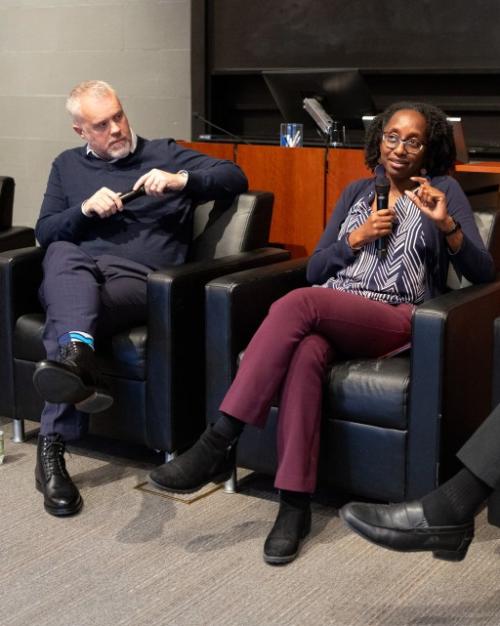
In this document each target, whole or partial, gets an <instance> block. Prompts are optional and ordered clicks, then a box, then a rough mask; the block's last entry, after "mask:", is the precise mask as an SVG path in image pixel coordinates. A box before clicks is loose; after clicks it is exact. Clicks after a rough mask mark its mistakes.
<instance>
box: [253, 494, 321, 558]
mask: <svg viewBox="0 0 500 626" xmlns="http://www.w3.org/2000/svg"><path fill="white" fill-rule="evenodd" d="M310 530H311V505H310V504H309V503H307V504H302V503H301V505H300V508H299V507H297V506H293V505H292V504H290V503H289V502H285V501H284V500H281V501H280V509H279V511H278V516H277V518H276V521H275V522H274V525H273V527H272V529H271V532H270V533H269V535H268V536H267V539H266V542H265V543H264V561H265V562H266V563H270V564H271V565H284V564H285V563H290V562H291V561H293V560H294V559H295V558H296V557H297V555H298V553H299V548H300V544H301V541H302V539H304V538H305V537H307V535H308V534H309V532H310Z"/></svg>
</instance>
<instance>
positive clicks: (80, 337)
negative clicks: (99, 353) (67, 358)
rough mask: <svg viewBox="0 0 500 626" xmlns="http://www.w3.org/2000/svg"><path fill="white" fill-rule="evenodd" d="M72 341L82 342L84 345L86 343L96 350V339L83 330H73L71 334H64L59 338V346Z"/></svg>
mask: <svg viewBox="0 0 500 626" xmlns="http://www.w3.org/2000/svg"><path fill="white" fill-rule="evenodd" d="M70 341H81V342H82V343H86V344H87V345H88V346H90V347H91V348H92V350H93V349H94V338H93V337H92V335H89V333H84V332H83V331H81V330H71V331H70V332H69V333H64V335H61V336H60V337H59V340H58V342H59V345H60V346H64V345H65V344H67V343H69V342H70Z"/></svg>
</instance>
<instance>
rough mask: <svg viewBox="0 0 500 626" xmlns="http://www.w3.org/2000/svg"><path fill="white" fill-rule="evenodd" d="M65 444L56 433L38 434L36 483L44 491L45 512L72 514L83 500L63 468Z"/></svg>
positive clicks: (64, 466) (64, 464)
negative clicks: (49, 435) (49, 434)
mask: <svg viewBox="0 0 500 626" xmlns="http://www.w3.org/2000/svg"><path fill="white" fill-rule="evenodd" d="M64 452H65V446H64V442H63V441H62V440H61V438H60V436H59V435H55V436H54V437H44V436H43V435H39V437H38V448H37V460H36V468H35V484H36V488H37V489H38V491H41V492H42V493H43V497H44V506H45V510H46V511H47V513H50V514H51V515H56V516H62V515H74V514H75V513H78V511H79V510H80V509H81V508H82V506H83V500H82V497H81V496H80V493H79V491H78V489H77V488H76V487H75V485H74V483H73V481H72V480H71V477H70V475H69V474H68V472H67V470H66V463H65V461H64Z"/></svg>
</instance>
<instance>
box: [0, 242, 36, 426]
mask: <svg viewBox="0 0 500 626" xmlns="http://www.w3.org/2000/svg"><path fill="white" fill-rule="evenodd" d="M44 253H45V252H44V250H42V248H19V249H18V250H11V251H9V252H2V253H0V354H1V355H2V358H1V359H0V381H2V393H0V415H7V416H10V413H11V411H12V407H13V406H14V398H13V393H14V373H13V362H14V357H13V331H14V326H15V323H16V320H17V318H18V317H19V316H20V315H23V314H24V313H30V312H35V311H40V310H41V307H40V303H39V301H38V287H39V286H40V282H41V279H42V259H43V255H44Z"/></svg>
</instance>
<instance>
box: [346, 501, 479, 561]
mask: <svg viewBox="0 0 500 626" xmlns="http://www.w3.org/2000/svg"><path fill="white" fill-rule="evenodd" d="M340 517H341V518H342V519H343V520H344V522H345V523H346V524H347V525H348V526H349V527H350V528H352V530H354V531H355V532H357V533H358V534H359V535H361V536H362V537H364V538H365V539H368V540H369V541H371V542H373V543H375V544H377V545H378V546H384V547H385V548H389V549H391V550H398V551H401V552H420V551H425V550H428V551H429V552H433V554H434V556H435V557H436V558H438V559H444V560H446V561H461V560H462V559H463V558H465V555H466V554H467V550H468V548H469V545H470V542H471V541H472V539H473V537H474V520H472V521H470V522H468V523H466V524H458V525H453V526H452V525H450V526H431V525H429V523H428V521H427V519H426V518H425V514H424V510H423V508H422V503H421V502H420V501H418V500H416V501H414V502H408V503H404V502H403V503H402V504H389V505H386V504H366V503H360V502H352V503H351V504H346V505H345V506H344V507H343V508H342V509H341V511H340Z"/></svg>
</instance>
